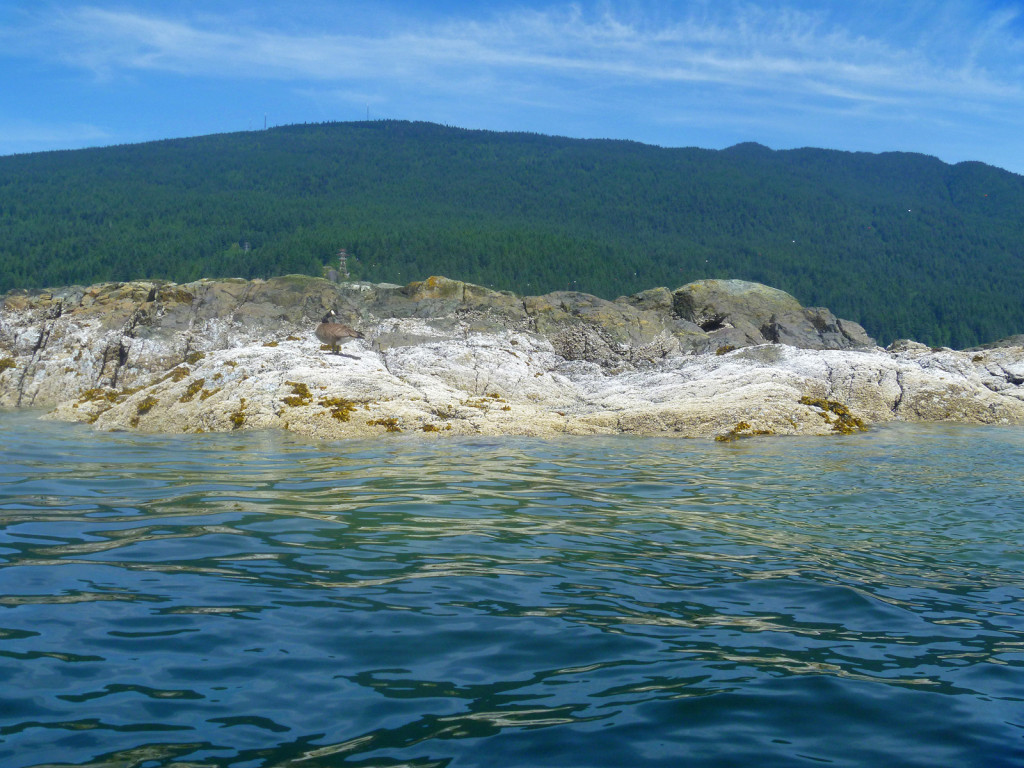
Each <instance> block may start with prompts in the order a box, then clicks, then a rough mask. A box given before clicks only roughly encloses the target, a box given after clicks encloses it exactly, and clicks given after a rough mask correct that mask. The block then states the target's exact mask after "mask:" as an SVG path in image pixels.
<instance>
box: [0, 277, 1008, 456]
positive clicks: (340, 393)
mask: <svg viewBox="0 0 1024 768" xmlns="http://www.w3.org/2000/svg"><path fill="white" fill-rule="evenodd" d="M0 301H2V308H0V406H2V407H7V408H33V409H40V410H44V411H45V417H46V418H52V419H61V420H67V421H77V422H84V423H89V424H92V425H93V426H94V427H95V428H97V429H101V430H138V431H141V432H159V433H195V432H214V431H217V432H224V431H231V430H236V429H283V430H290V431H292V432H295V433H298V434H302V435H307V436H310V437H314V438H322V439H339V438H348V437H369V436H375V435H381V434H385V433H399V432H401V433H416V434H419V435H424V436H434V437H437V436H445V435H524V436H553V435H561V434H571V435H588V434H636V435H673V436H678V437H700V438H710V437H714V438H717V439H719V440H727V441H731V440H735V439H739V438H743V437H752V436H759V435H826V434H836V433H850V432H854V431H858V430H860V429H863V428H865V427H866V426H867V425H870V424H872V423H884V422H892V421H912V422H920V421H928V422H943V421H948V422H962V423H972V424H1007V425H1019V424H1022V423H1024V386H1022V385H1024V337H1021V336H1015V337H1012V338H1009V339H1007V340H1005V341H1004V342H997V343H993V344H990V345H986V346H985V347H979V348H975V349H969V350H953V349H948V348H931V347H928V346H925V345H923V344H920V343H916V342H913V341H909V340H900V341H896V342H894V343H892V344H890V345H889V346H888V347H886V348H882V347H880V346H878V345H877V344H876V343H875V341H874V340H873V339H872V338H871V337H870V336H869V335H868V334H867V333H866V332H865V330H864V329H863V328H862V327H861V326H860V325H858V324H857V323H855V322H851V321H848V320H843V319H841V318H837V317H836V316H835V315H834V314H833V313H832V312H831V311H829V310H828V309H825V308H820V307H804V306H802V305H801V304H800V302H799V301H798V300H797V299H796V298H794V297H793V296H791V295H789V294H787V293H785V292H783V291H780V290H777V289H774V288H771V287H768V286H765V285H761V284H758V283H752V282H747V281H742V280H701V281H697V282H694V283H689V284H687V285H684V286H682V287H679V288H677V289H674V290H672V289H669V288H664V287H660V288H652V289H650V290H646V291H642V292H640V293H636V294H633V295H630V296H623V297H620V298H618V299H616V300H614V301H611V300H607V299H602V298H598V297H596V296H592V295H589V294H586V293H580V292H575V291H556V292H554V293H548V294H545V295H543V296H519V295H516V294H513V293H511V292H508V291H497V290H493V289H490V288H487V287H483V286H479V285H473V284H471V283H466V282H462V281H458V280H453V279H449V278H445V277H430V278H428V279H426V280H422V281H417V282H413V283H410V284H408V285H395V284H388V283H383V284H382V283H367V282H340V283H339V282H333V281H331V280H327V279H323V278H316V277H308V276H303V275H288V276H283V277H276V278H271V279H267V280H258V279H257V280H242V279H209V280H198V281H195V282H190V283H183V284H177V283H172V282H166V281H145V280H139V281H132V282H118V283H103V284H98V285H93V286H87V287H86V286H69V287H64V288H57V289H49V290H31V291H30V290H15V291H11V292H9V293H7V294H6V295H4V296H3V297H2V299H0ZM332 311H333V312H334V315H333V316H332V317H334V318H336V319H337V322H338V323H341V324H344V325H346V326H348V327H349V328H351V329H353V330H355V331H357V332H358V333H357V334H356V335H354V336H352V337H351V339H350V340H349V341H348V343H346V344H345V345H344V346H342V347H341V348H340V349H333V348H332V347H331V346H330V345H325V344H322V343H321V342H320V341H319V340H318V339H317V336H316V334H315V331H316V327H317V325H318V324H319V323H320V321H321V319H322V318H323V317H325V315H328V314H329V313H331V312H332ZM358 334H361V338H360V337H359V335H358Z"/></svg>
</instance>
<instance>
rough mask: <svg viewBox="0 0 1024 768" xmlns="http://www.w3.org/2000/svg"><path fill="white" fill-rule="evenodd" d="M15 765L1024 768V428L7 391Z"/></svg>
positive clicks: (0, 464) (3, 704) (3, 648)
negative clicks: (746, 423)
mask: <svg viewBox="0 0 1024 768" xmlns="http://www.w3.org/2000/svg"><path fill="white" fill-rule="evenodd" d="M0 450H2V460H0V765H2V766H4V768H23V767H24V766H40V765H47V766H54V765H57V766H65V765H68V766H70V765H75V766H82V765H89V766H105V767H114V766H116V767H117V768H122V767H124V768H127V767H131V768H156V767H157V766H172V765H173V766H232V767H233V768H255V767H257V766H304V767H309V768H319V767H322V766H360V767H362V768H366V767H368V766H419V767H426V766H447V765H451V766H524V767H525V766H530V767H531V768H532V767H534V766H701V767H703V766H759V767H761V766H794V765H796V766H799V765H809V766H810V765H821V764H824V765H832V766H883V765H884V766H927V767H928V768H935V767H936V766H979V767H980V766H984V767H985V768H993V767H998V766H1020V765H1024V573H1022V572H1024V486H1022V484H1021V482H1020V477H1021V475H1022V470H1024V431H1022V430H1011V429H995V428H985V429H982V428H958V427H891V428H881V429H876V430H873V431H872V432H870V433H868V434H866V435H858V436H852V437H848V438H836V439H827V438H826V439H823V438H813V439H803V438H791V439H782V438H779V439H762V440H754V441H744V442H739V443H734V444H730V445H723V444H717V443H714V442H710V441H692V440H690V441H687V440H678V441H677V440H660V439H637V438H616V439H604V438H601V439H590V438H573V439H566V440H533V439H502V440H484V439H461V440H441V441H433V442H432V441H427V440H422V439H416V438H409V437H406V436H390V435H389V436H386V437H384V436H382V437H381V438H380V439H379V440H375V441H361V442H351V443H328V444H318V443H311V442H307V441H304V440H302V439H299V438H294V437H291V436H287V435H278V434H254V433H241V434H229V435H200V436H174V437H152V436H148V437H147V436H137V435H126V434H98V433H94V432H92V431H91V430H89V429H87V428H84V427H80V426H70V425H65V424H54V423H47V422H38V421H36V420H35V416H34V414H23V413H15V414H12V413H4V414H0Z"/></svg>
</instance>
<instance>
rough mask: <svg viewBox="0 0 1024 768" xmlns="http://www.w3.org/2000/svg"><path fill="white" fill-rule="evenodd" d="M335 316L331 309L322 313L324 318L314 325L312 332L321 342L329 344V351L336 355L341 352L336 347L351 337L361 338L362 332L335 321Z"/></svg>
mask: <svg viewBox="0 0 1024 768" xmlns="http://www.w3.org/2000/svg"><path fill="white" fill-rule="evenodd" d="M335 316H336V315H335V312H334V310H333V309H332V310H331V311H330V312H328V313H327V314H326V315H324V319H323V320H321V321H320V325H318V326H317V327H316V330H315V331H314V333H315V334H316V337H317V338H318V339H320V342H321V343H322V344H329V345H330V347H331V351H332V352H333V353H334V354H336V355H338V354H341V353H340V352H339V351H338V348H339V347H340V346H341V345H342V344H345V343H346V342H348V341H351V340H352V339H361V338H363V334H361V333H360V332H359V331H357V330H355V329H354V328H350V327H349V326H347V325H345V324H344V323H337V322H335V321H334V318H335ZM346 357H349V355H346Z"/></svg>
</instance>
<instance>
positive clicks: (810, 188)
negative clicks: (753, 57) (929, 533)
mask: <svg viewBox="0 0 1024 768" xmlns="http://www.w3.org/2000/svg"><path fill="white" fill-rule="evenodd" d="M1020 210H1024V177H1021V176H1017V175H1015V174H1012V173H1008V172H1006V171H1002V170H1000V169H997V168H993V167H991V166H986V165H983V164H981V163H960V164H958V165H947V164H944V163H942V162H940V161H939V160H937V159H935V158H931V157H926V156H923V155H917V154H908V153H884V154H868V153H850V152H838V151H833V150H821V149H800V150H787V151H772V150H769V149H767V148H766V147H762V146H760V145H757V144H741V145H737V146H735V147H731V148H729V149H726V150H721V151H713V150H704V149H696V148H685V149H666V148H661V147H654V146H648V145H643V144H638V143H634V142H626V141H595V140H576V139H566V138H557V137H550V136H542V135H537V134H527V133H495V132H487V131H469V130H462V129H456V128H449V127H444V126H439V125H434V124H429V123H408V122H396V121H372V122H370V121H367V122H358V123H325V124H316V125H295V126H286V127H282V128H275V129H270V130H264V131H252V132H243V133H234V134H220V135H213V136H204V137H198V138H192V139H181V140H170V141H160V142H151V143H146V144H136V145H127V146H116V147H108V148H102V149H88V150H73V151H65V152H48V153H38V154H31V155H15V156H9V157H3V158H0V291H7V290H10V289H12V288H22V287H28V288H31V287H44V286H55V285H65V284H71V283H81V284H84V283H93V282H99V281H106V280H130V279H139V278H160V279H169V280H175V281H188V280H194V279H198V278H200V277H228V276H230V277H246V278H254V277H269V276H273V275H279V274H287V273H305V274H321V273H322V272H323V271H324V268H325V266H330V265H333V264H334V263H335V261H334V260H335V254H336V253H337V252H338V251H339V249H341V248H344V249H346V250H347V252H348V254H349V259H348V268H349V270H350V272H351V274H352V277H353V278H358V279H365V280H371V281H375V282H396V283H405V282H409V281H411V280H416V279H422V278H424V277H426V276H428V275H431V274H443V275H447V276H449V277H453V278H457V279H462V280H466V281H469V282H474V283H479V284H482V285H488V286H493V287H494V288H499V289H508V290H513V291H516V292H518V293H533V294H537V293H544V292H547V291H551V290H566V289H570V290H581V291H587V292H589V293H594V294H597V295H599V296H604V297H606V298H615V297H617V296H620V295H624V294H629V293H633V292H635V291H639V290H643V289H646V288H650V287H654V286H657V285H665V286H668V287H669V288H675V287H678V286H680V285H683V284H685V283H687V282H690V281H693V280H698V279H703V278H739V279H745V280H754V281H758V282H763V283H767V284H769V285H772V286H775V287H777V288H781V289H782V290H785V291H788V292H789V293H792V294H793V295H794V296H796V297H797V299H799V300H800V301H801V302H802V303H803V304H805V305H807V306H826V307H828V308H830V309H832V310H833V311H834V312H836V314H838V315H840V316H841V317H847V318H850V319H853V320H857V321H858V322H860V323H862V324H863V325H864V326H865V327H866V328H867V330H868V331H869V332H870V333H871V334H872V335H874V336H876V338H878V339H879V340H880V341H882V342H883V343H886V342H888V341H890V340H892V339H894V338H902V337H909V338H914V339H918V340H921V341H924V342H926V343H929V344H933V345H950V346H957V347H964V346H971V345H974V344H978V343H982V342H986V341H991V340H994V339H996V338H1001V337H1003V336H1008V335H1010V334H1013V333H1020V332H1024V302H1022V301H1021V300H1020V292H1019V289H1018V288H1017V286H1019V285H1021V284H1024V218H1022V217H1020V215H1019V211H1020Z"/></svg>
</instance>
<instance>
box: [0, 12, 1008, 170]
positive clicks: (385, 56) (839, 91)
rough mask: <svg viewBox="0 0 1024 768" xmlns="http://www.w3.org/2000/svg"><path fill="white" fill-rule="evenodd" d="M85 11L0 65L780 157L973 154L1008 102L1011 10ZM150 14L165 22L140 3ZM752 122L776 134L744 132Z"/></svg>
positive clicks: (17, 35) (31, 37)
mask: <svg viewBox="0 0 1024 768" xmlns="http://www.w3.org/2000/svg"><path fill="white" fill-rule="evenodd" d="M52 2H56V3H58V4H60V3H64V2H66V0H52ZM100 2H101V3H102V4H100V3H97V4H93V5H79V6H67V5H65V6H63V7H64V10H59V11H52V10H46V9H52V7H53V6H50V5H45V6H40V7H41V8H43V9H44V10H36V6H35V5H34V4H33V5H29V4H28V2H27V0H25V2H23V3H22V5H23V7H24V8H25V11H24V13H22V14H21V15H20V16H19V18H18V20H16V23H12V25H10V26H9V28H8V30H7V32H6V33H5V32H4V30H3V24H2V22H0V60H3V57H4V56H5V55H6V56H7V57H8V58H10V57H19V58H20V59H22V60H32V61H34V62H35V63H36V65H37V66H38V67H39V68H41V69H49V70H55V69H57V68H58V67H60V66H69V67H71V68H72V69H74V70H78V71H84V72H88V73H90V74H91V75H92V76H93V78H94V79H95V81H96V83H98V84H99V85H101V86H105V85H109V84H114V85H117V84H119V83H122V82H123V83H125V84H126V85H128V86H131V87H134V88H135V90H133V93H140V92H142V90H143V89H144V87H145V86H144V83H145V82H146V81H147V77H148V76H149V75H170V76H172V79H171V80H168V79H167V78H164V79H162V80H161V81H160V82H161V83H162V84H164V85H166V84H168V83H171V84H172V85H174V86H175V87H178V88H181V87H183V84H184V83H188V82H189V81H190V80H191V79H195V80H197V81H198V80H201V81H202V82H203V83H204V85H206V86H209V87H210V88H211V89H212V88H216V87H227V88H239V87H246V85H247V84H248V85H250V86H251V85H254V84H257V85H259V88H261V89H262V84H266V89H265V90H266V92H268V93H269V92H273V93H275V94H278V96H277V98H281V99H283V98H285V97H282V96H280V94H281V93H282V92H283V91H284V90H285V89H287V90H288V91H289V93H290V94H292V95H294V96H295V97H296V98H299V99H301V100H302V103H303V104H308V105H311V106H310V109H311V111H312V112H314V113H322V114H325V115H326V114H337V110H331V109H330V105H331V104H332V103H333V104H335V105H338V106H341V105H342V103H343V102H347V105H346V107H347V108H348V110H349V114H354V110H353V109H352V108H353V107H358V110H359V112H361V111H362V107H363V105H364V104H366V105H373V106H374V113H375V114H378V115H381V114H385V115H389V116H398V115H395V114H394V110H396V109H400V111H401V112H402V114H401V116H402V117H414V118H421V119H441V120H443V121H446V120H447V119H448V117H449V116H453V117H454V120H453V121H455V122H458V121H463V123H462V124H465V123H466V122H470V123H473V122H475V123H476V124H478V125H479V124H481V123H485V124H489V125H490V126H492V127H511V126H510V123H511V122H514V121H517V120H520V122H518V123H517V126H518V127H524V128H528V129H531V130H532V129H540V130H544V129H545V127H546V126H552V125H554V126H556V130H576V132H577V135H579V134H582V135H609V134H608V133H607V132H606V131H607V126H608V125H609V123H611V122H615V121H618V122H619V123H620V124H622V125H625V124H626V123H628V124H629V125H631V126H632V129H630V130H628V131H627V130H626V129H623V130H621V131H620V132H619V134H618V135H629V136H630V137H633V138H641V139H642V140H652V139H653V140H655V141H658V140H659V139H658V138H656V137H655V135H654V134H655V131H647V133H642V132H638V131H637V130H635V129H636V128H638V127H639V128H641V129H643V127H644V126H646V127H647V128H650V126H665V125H693V124H695V123H697V122H700V121H703V125H704V126H705V127H706V128H707V131H706V132H705V133H704V134H703V136H712V137H714V140H715V141H718V140H721V141H726V140H729V139H730V138H735V137H736V136H737V135H738V134H740V133H742V134H743V136H744V137H751V138H758V139H761V140H765V141H771V140H773V139H774V140H775V141H778V142H780V143H782V144H789V145H793V143H799V142H807V143H812V142H817V143H819V144H821V143H824V142H828V141H829V140H830V139H832V138H833V137H834V136H835V135H837V134H836V133H835V132H836V131H837V130H842V131H844V132H845V133H846V135H847V136H849V135H851V133H852V132H853V131H854V130H855V129H853V128H852V126H854V125H856V126H861V127H863V126H867V125H868V124H871V125H872V126H874V128H875V129H876V133H875V134H874V135H875V137H876V138H875V139H874V140H873V142H874V143H870V144H869V143H868V142H866V141H859V140H856V139H855V140H853V141H850V142H847V144H848V145H850V146H855V147H858V148H869V147H879V146H884V147H887V148H888V147H891V146H892V144H893V142H894V141H901V144H902V146H911V147H913V146H920V147H921V148H922V149H924V150H925V151H927V146H928V144H927V143H920V144H918V143H916V142H917V140H918V137H921V136H923V135H924V133H926V132H927V130H929V126H930V129H931V131H932V138H933V139H934V141H933V142H932V143H933V144H935V143H936V142H938V141H939V139H941V138H942V137H941V136H940V133H941V132H942V131H948V130H950V126H953V125H956V126H957V128H956V130H954V131H953V132H954V133H955V132H956V131H957V130H958V131H959V132H960V133H962V134H963V135H964V136H968V135H970V136H971V141H973V146H978V145H979V144H981V143H983V142H987V143H989V144H991V143H992V142H993V139H992V138H986V137H985V135H984V134H983V133H982V132H980V131H979V129H977V128H976V126H977V123H978V120H977V118H979V117H981V118H983V119H984V120H986V121H988V125H989V126H998V128H999V130H1000V131H1001V133H1000V134H999V136H1000V139H999V140H1000V141H1005V137H1006V136H1009V135H1011V133H1012V130H1011V129H1013V130H1015V124H1016V122H1017V121H1018V120H1019V115H1020V114H1021V110H1022V109H1024V14H1022V12H1020V11H1018V10H1017V9H1016V7H1010V6H1006V5H1000V4H999V3H990V2H988V1H987V0H986V1H985V2H982V1H980V0H908V2H906V3H900V4H893V3H892V2H891V0H858V1H857V2H855V3H850V4H847V3H838V2H833V1H832V0H688V2H687V3H685V4H684V3H671V4H669V3H663V2H657V0H580V2H577V3H573V4H565V3H560V4H559V3H558V0H554V2H553V3H552V4H550V5H543V4H542V3H543V2H544V0H515V3H514V4H513V2H512V0H507V2H505V1H503V2H496V3H493V4H491V3H488V4H475V5H474V4H472V3H468V2H467V3H466V4H465V6H464V8H466V9H469V10H463V11H461V12H458V13H457V12H456V11H453V10H452V8H455V7H456V6H457V4H453V3H445V4H443V7H444V8H445V9H446V10H444V11H442V10H438V9H437V8H433V7H431V9H430V10H426V9H424V6H423V4H418V3H411V2H408V3H407V2H405V0H373V2H372V4H371V5H362V6H356V5H355V3H359V2H363V0H338V2H331V3H330V4H327V5H322V6H317V5H309V6H305V5H304V6H303V8H304V9H305V10H302V11H296V10H294V9H289V13H288V15H287V18H284V17H282V16H281V15H277V16H271V15H269V14H274V13H277V14H280V11H279V10H274V8H273V4H268V6H263V5H252V4H243V3H241V2H240V0H239V2H238V3H237V4H236V3H235V2H232V1H231V0H223V2H218V3H216V4H209V3H200V2H198V0H196V1H195V2H192V1H191V0H180V2H175V3H170V2H168V3H166V4H163V3H153V2H150V3H146V4H141V3H140V4H127V5H126V4H118V5H107V4H106V3H107V0H100ZM111 2H113V0H111ZM154 6H156V7H160V8H169V9H170V10H162V11H160V12H159V13H158V12H152V11H148V10H147V11H140V10H138V8H140V7H143V8H153V7H154ZM680 6H682V7H680ZM896 6H898V7H896ZM440 7H441V6H439V7H438V8H440ZM211 8H212V10H211ZM0 16H2V13H0ZM136 86H137V87H136ZM281 86H283V88H282V87H281ZM113 90H114V89H107V90H105V91H103V93H104V95H105V96H108V97H110V98H113V97H112V96H110V94H111V93H112V92H113ZM179 93H180V92H179ZM250 93H251V91H250ZM261 95H262V94H261ZM226 101H227V100H226ZM290 104H293V103H292V102H290ZM398 105H401V106H400V107H399V106H398ZM156 108H157V107H153V109H156ZM485 113H486V119H484V117H485ZM526 113H530V114H532V115H533V116H534V121H533V122H532V123H531V122H529V120H528V119H527V118H526V117H525V116H524V117H522V118H521V117H520V115H521V114H524V115H525V114H526ZM553 115H557V119H552V116H553ZM640 115H642V118H641V117H638V116H640ZM476 116H480V117H481V119H480V120H475V121H474V120H473V119H468V118H475V117H476ZM91 119H92V118H91ZM641 120H642V121H645V122H643V125H642V126H641V123H640V121H641ZM758 121H760V125H763V126H766V127H767V126H775V127H777V129H776V130H775V131H774V132H773V133H768V134H767V135H765V134H764V133H763V132H761V131H757V130H751V129H750V126H755V127H756V126H757V125H758ZM787 121H788V122H787ZM786 125H788V129H787V128H784V126H786ZM972 131H973V134H972ZM548 132H551V131H550V130H549V131H548ZM862 133H864V131H862ZM689 135H690V137H691V138H690V139H688V140H694V138H697V139H701V137H700V136H695V135H694V134H693V132H690V134H689ZM987 135H988V136H990V137H991V136H994V135H995V134H994V133H993V132H991V131H990V132H989V133H988V134H987ZM673 140H674V137H673ZM964 146H965V147H967V149H966V150H965V152H966V151H968V150H969V148H970V146H972V145H970V144H968V143H967V141H966V140H965V142H964Z"/></svg>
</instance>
